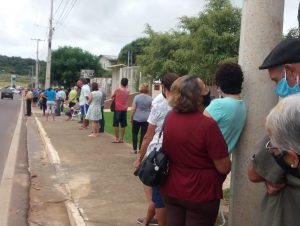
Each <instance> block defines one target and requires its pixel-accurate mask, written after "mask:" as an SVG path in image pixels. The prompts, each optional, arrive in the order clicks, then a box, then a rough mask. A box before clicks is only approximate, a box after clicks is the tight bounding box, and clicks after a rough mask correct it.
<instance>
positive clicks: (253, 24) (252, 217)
mask: <svg viewBox="0 0 300 226" xmlns="http://www.w3.org/2000/svg"><path fill="white" fill-rule="evenodd" d="M283 12H284V1H283V0H264V1H261V0H244V5H243V11H242V15H243V17H242V24H241V38H240V49H239V63H240V65H241V66H242V69H243V71H244V76H245V81H244V89H243V93H242V95H243V99H244V100H245V102H246V104H247V108H248V116H247V122H246V126H245V129H244V131H243V134H242V136H241V139H240V142H239V144H238V149H237V150H236V152H234V154H233V160H232V161H233V166H232V174H231V189H230V197H231V201H230V216H229V225H231V226H240V225H242V226H257V225H259V220H260V219H259V216H260V203H261V199H262V195H263V194H264V193H265V192H266V189H265V187H264V184H263V183H260V184H253V183H251V182H249V181H248V178H247V167H248V164H249V161H250V159H251V156H252V155H253V154H254V153H255V152H256V150H255V144H256V143H257V142H258V141H259V140H261V139H262V138H263V136H264V135H265V134H266V133H265V129H264V123H265V117H266V116H267V114H268V112H269V111H270V109H271V108H272V107H273V106H274V105H275V104H276V102H277V101H278V97H277V96H276V95H275V94H274V91H273V90H274V86H275V84H274V82H272V81H271V80H270V77H269V75H268V71H267V70H263V71H260V70H258V67H259V65H261V63H262V61H263V60H264V58H265V57H266V56H267V54H268V53H269V52H270V51H271V49H272V48H273V47H274V46H275V45H276V44H277V43H278V42H279V41H280V40H281V39H282V27H283Z"/></svg>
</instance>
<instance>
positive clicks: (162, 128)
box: [155, 111, 171, 146]
mask: <svg viewBox="0 0 300 226" xmlns="http://www.w3.org/2000/svg"><path fill="white" fill-rule="evenodd" d="M170 112H171V111H168V113H167V114H166V116H165V119H164V122H163V124H162V127H161V130H160V132H159V135H158V140H157V143H156V145H155V146H157V144H159V140H160V138H161V135H162V133H163V131H164V127H165V124H166V119H167V117H168V115H169V114H170Z"/></svg>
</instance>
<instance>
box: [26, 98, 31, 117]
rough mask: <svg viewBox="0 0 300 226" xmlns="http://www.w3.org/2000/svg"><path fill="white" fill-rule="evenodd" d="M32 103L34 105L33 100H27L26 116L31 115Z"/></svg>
mask: <svg viewBox="0 0 300 226" xmlns="http://www.w3.org/2000/svg"><path fill="white" fill-rule="evenodd" d="M31 103H32V99H27V100H26V115H28V116H30V115H31Z"/></svg>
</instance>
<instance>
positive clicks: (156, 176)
mask: <svg viewBox="0 0 300 226" xmlns="http://www.w3.org/2000/svg"><path fill="white" fill-rule="evenodd" d="M167 115H168V114H167ZM166 118H167V116H166V117H165V120H164V123H163V126H162V130H161V131H160V133H159V137H158V141H157V143H156V145H155V146H154V148H153V150H152V151H151V152H150V154H149V155H148V156H147V157H146V158H145V159H144V160H143V162H142V163H141V166H140V168H139V170H138V172H137V174H138V176H139V178H140V180H141V181H142V182H143V184H145V185H148V186H152V187H153V186H160V185H163V183H164V182H165V181H166V179H167V176H168V173H169V159H168V157H167V156H166V154H165V153H163V151H162V146H161V147H160V148H159V150H157V148H158V147H157V145H158V143H159V140H160V138H161V135H162V132H163V128H164V124H165V122H166Z"/></svg>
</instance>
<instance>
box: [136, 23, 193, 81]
mask: <svg viewBox="0 0 300 226" xmlns="http://www.w3.org/2000/svg"><path fill="white" fill-rule="evenodd" d="M148 28H150V27H148ZM146 32H147V33H148V34H149V37H150V42H149V46H147V47H145V48H144V54H142V55H140V56H138V60H137V62H138V64H139V65H141V71H142V73H143V74H144V75H146V76H148V77H150V78H152V79H154V80H156V79H159V78H160V77H161V76H162V75H163V74H165V73H166V72H176V73H178V74H185V73H187V72H188V65H186V64H183V63H182V62H184V60H186V58H187V57H186V56H187V55H188V53H187V52H186V50H185V49H184V44H185V41H186V40H187V37H186V34H185V33H180V32H174V31H172V32H165V33H156V32H152V29H150V30H148V31H146Z"/></svg>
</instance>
